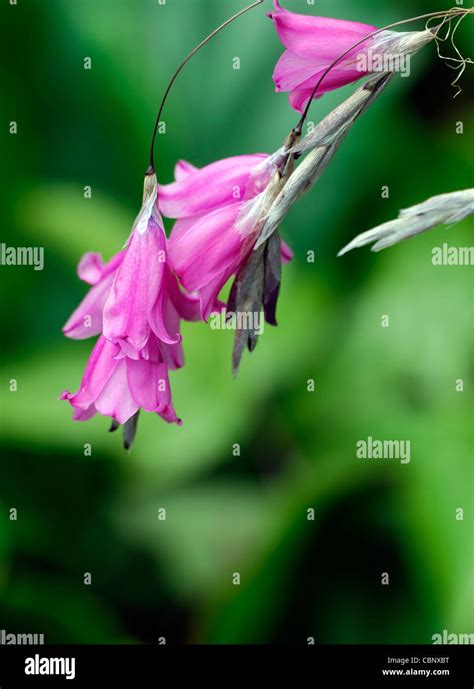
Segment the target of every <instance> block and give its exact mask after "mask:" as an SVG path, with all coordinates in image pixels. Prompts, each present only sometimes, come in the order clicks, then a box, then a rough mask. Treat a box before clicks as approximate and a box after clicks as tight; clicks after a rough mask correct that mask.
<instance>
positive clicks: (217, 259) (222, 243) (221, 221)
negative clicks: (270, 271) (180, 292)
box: [168, 204, 243, 292]
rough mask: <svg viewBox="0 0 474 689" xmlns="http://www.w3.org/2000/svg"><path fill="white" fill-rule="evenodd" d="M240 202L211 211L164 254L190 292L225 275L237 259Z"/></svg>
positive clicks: (239, 245)
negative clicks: (237, 226) (166, 254)
mask: <svg viewBox="0 0 474 689" xmlns="http://www.w3.org/2000/svg"><path fill="white" fill-rule="evenodd" d="M240 211H241V204H233V205H231V206H225V207H224V208H219V209H218V210H215V211H211V212H210V213H208V214H206V215H205V216H203V217H202V218H200V219H199V220H198V221H197V222H196V223H194V224H193V225H191V226H190V227H189V229H188V230H187V231H186V232H184V233H182V234H180V235H178V237H177V239H175V237H174V235H173V232H172V233H171V237H170V239H169V244H168V255H169V260H170V264H171V266H172V268H173V270H174V271H175V272H176V273H177V275H178V276H179V278H180V280H181V283H182V284H183V286H184V287H185V288H186V289H187V290H188V291H189V292H194V291H196V290H198V289H199V288H200V287H203V286H204V285H206V284H208V283H209V282H211V281H212V280H214V279H215V278H219V277H222V276H227V277H229V276H230V275H232V273H233V271H234V270H235V269H236V267H237V265H238V264H239V261H240V260H241V249H242V243H243V237H242V235H241V234H240V233H239V232H238V231H237V230H236V229H235V227H234V226H235V221H236V219H237V217H238V215H239V213H240Z"/></svg>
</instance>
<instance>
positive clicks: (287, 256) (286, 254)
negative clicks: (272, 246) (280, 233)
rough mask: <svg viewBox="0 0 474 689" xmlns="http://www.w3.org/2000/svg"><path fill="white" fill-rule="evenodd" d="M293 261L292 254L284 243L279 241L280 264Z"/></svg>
mask: <svg viewBox="0 0 474 689" xmlns="http://www.w3.org/2000/svg"><path fill="white" fill-rule="evenodd" d="M292 259H293V252H292V250H291V249H290V247H289V246H288V244H287V243H286V242H284V241H283V239H282V240H281V262H282V263H289V262H290V261H291V260H292Z"/></svg>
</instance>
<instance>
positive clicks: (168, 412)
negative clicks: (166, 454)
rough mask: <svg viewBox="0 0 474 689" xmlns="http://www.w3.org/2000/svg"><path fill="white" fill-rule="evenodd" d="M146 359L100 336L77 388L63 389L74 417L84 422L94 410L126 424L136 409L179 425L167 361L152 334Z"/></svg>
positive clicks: (62, 396)
mask: <svg viewBox="0 0 474 689" xmlns="http://www.w3.org/2000/svg"><path fill="white" fill-rule="evenodd" d="M147 348H148V351H147V358H146V359H145V358H140V359H130V358H129V357H127V356H125V355H124V353H123V351H122V350H121V349H120V346H119V345H118V344H114V343H112V342H110V341H109V340H107V339H106V338H105V337H104V336H103V335H101V336H100V337H99V339H98V340H97V343H96V345H95V347H94V349H93V350H92V354H91V356H90V358H89V361H88V363H87V366H86V370H85V373H84V377H83V379H82V382H81V386H80V388H79V390H78V391H77V392H76V393H75V394H72V393H70V392H68V391H65V392H63V394H62V395H61V399H63V400H68V401H69V402H70V404H71V405H72V406H73V407H74V415H73V418H74V420H76V421H87V420H88V419H90V418H91V417H92V416H94V415H95V414H96V413H97V412H99V413H100V414H102V415H104V416H110V417H111V418H112V419H114V420H115V421H116V422H117V423H119V424H125V423H126V422H127V421H128V420H129V419H130V418H131V417H132V416H133V415H134V414H136V412H137V411H138V410H139V409H144V410H145V411H148V412H155V413H156V414H159V415H160V416H161V417H162V418H163V419H164V420H165V421H168V422H175V423H178V424H180V423H181V421H180V420H179V419H178V417H177V416H176V413H175V411H174V408H173V404H172V401H171V391H170V385H169V379H168V362H167V361H166V357H165V356H164V355H163V351H162V347H161V344H160V342H159V340H158V338H156V336H155V335H152V336H151V337H150V338H149V339H148V343H147Z"/></svg>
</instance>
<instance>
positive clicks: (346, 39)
mask: <svg viewBox="0 0 474 689" xmlns="http://www.w3.org/2000/svg"><path fill="white" fill-rule="evenodd" d="M268 16H269V17H270V18H271V19H272V20H273V23H274V25H275V28H276V30H277V33H278V37H279V39H280V41H281V42H282V44H283V45H284V46H285V48H286V49H287V50H289V51H290V52H292V53H294V54H295V55H298V56H299V57H303V58H306V59H309V60H324V61H325V62H327V64H328V65H329V64H330V63H331V62H332V61H333V60H335V59H336V58H337V57H338V56H339V55H341V53H343V52H344V51H345V50H347V49H348V48H350V47H351V46H352V45H353V44H354V43H357V41H359V40H360V39H361V38H363V37H364V36H367V35H369V34H371V33H373V32H374V31H376V30H377V29H376V27H375V26H371V25H369V24H361V23H359V22H351V21H346V20H343V19H331V18H330V17H314V16H311V15H305V14H296V13H294V12H288V11H287V10H284V9H282V8H281V7H279V6H276V12H271V13H269V15H268ZM364 46H365V47H366V44H362V45H361V48H362V49H363V47H364Z"/></svg>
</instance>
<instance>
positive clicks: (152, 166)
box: [147, 0, 263, 174]
mask: <svg viewBox="0 0 474 689" xmlns="http://www.w3.org/2000/svg"><path fill="white" fill-rule="evenodd" d="M262 2H263V0H256V2H254V3H252V4H251V5H248V6H247V7H244V9H243V10H240V11H239V12H237V13H236V14H234V15H232V17H230V18H229V19H227V20H226V21H225V22H224V23H223V24H221V25H220V26H218V27H217V29H214V31H213V32H212V33H210V34H209V36H206V38H205V39H204V40H202V41H201V43H199V45H197V46H196V47H195V48H194V49H193V50H191V52H190V53H189V55H188V56H187V57H185V59H184V60H183V61H182V63H181V64H180V65H179V67H178V69H177V70H176V72H175V73H174V74H173V76H172V77H171V80H170V82H169V84H168V86H167V88H166V91H165V93H164V95H163V98H162V100H161V104H160V107H159V109H158V114H157V116H156V121H155V127H154V129H153V135H152V137H151V145H150V167H149V168H148V170H147V174H153V172H155V153H154V149H155V141H156V134H157V132H158V125H159V124H160V119H161V115H162V113H163V108H164V107H165V104H166V100H167V98H168V95H169V93H170V91H171V89H172V88H173V84H174V82H175V81H176V79H177V78H178V75H179V73H180V72H181V70H182V69H183V67H185V65H187V63H188V62H189V60H190V59H191V58H192V57H193V56H194V55H195V54H196V53H197V52H198V50H201V48H203V47H204V46H205V45H206V43H209V41H210V40H212V39H213V38H214V36H216V35H217V34H218V33H219V32H220V31H222V29H225V27H226V26H228V25H229V24H231V23H232V22H233V21H234V20H235V19H238V18H239V17H241V16H242V15H243V14H245V12H248V11H249V10H251V9H253V8H254V7H257V5H261V4H262Z"/></svg>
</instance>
